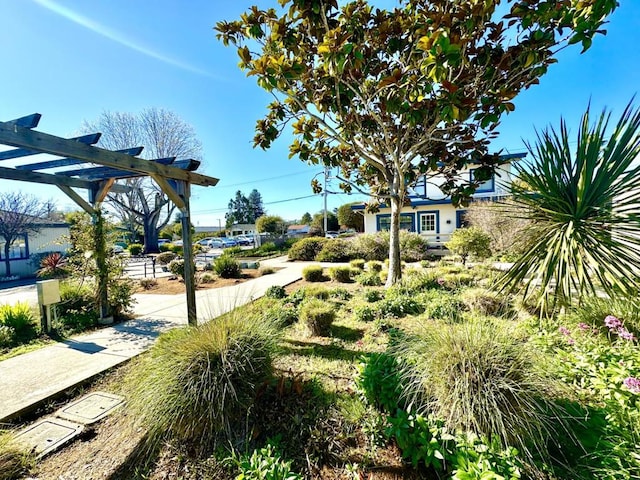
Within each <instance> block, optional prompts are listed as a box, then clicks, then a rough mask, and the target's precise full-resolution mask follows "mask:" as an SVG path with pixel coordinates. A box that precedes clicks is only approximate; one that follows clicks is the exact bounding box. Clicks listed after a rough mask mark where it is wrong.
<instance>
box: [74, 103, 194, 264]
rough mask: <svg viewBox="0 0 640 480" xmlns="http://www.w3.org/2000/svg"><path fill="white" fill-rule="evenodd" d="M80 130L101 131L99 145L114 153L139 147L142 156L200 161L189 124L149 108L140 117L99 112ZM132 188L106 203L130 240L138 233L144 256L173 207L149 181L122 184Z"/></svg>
mask: <svg viewBox="0 0 640 480" xmlns="http://www.w3.org/2000/svg"><path fill="white" fill-rule="evenodd" d="M82 130H83V131H100V132H102V137H101V138H100V146H101V147H103V148H107V149H109V150H118V149H124V148H131V147H137V146H144V147H145V148H144V151H143V152H142V155H141V156H142V157H143V158H148V159H155V158H166V157H178V158H193V159H196V160H198V159H200V158H201V156H202V146H201V144H200V140H198V137H197V135H196V132H195V130H194V129H193V127H192V126H191V125H189V124H188V123H186V122H185V121H184V120H182V119H181V118H180V117H179V116H178V115H176V114H175V113H173V112H171V111H168V110H164V109H161V108H148V109H145V110H143V111H142V112H140V113H137V114H133V113H126V112H109V111H105V112H103V113H102V114H101V115H100V117H98V119H97V120H95V121H92V122H84V124H83V125H82ZM121 182H122V183H125V184H127V185H129V186H131V187H133V189H132V190H131V191H130V192H129V193H117V194H109V196H108V199H109V204H110V206H111V207H112V208H113V210H114V211H115V213H116V216H117V217H118V219H119V220H120V222H121V223H122V225H123V226H124V227H125V228H127V230H128V231H129V233H130V236H131V237H132V238H136V237H137V234H138V232H139V231H140V230H142V232H143V235H144V245H145V250H146V251H147V252H157V251H158V236H159V233H160V230H162V229H163V228H164V227H165V226H167V224H168V223H169V222H170V220H171V215H172V214H173V212H174V210H175V205H173V203H172V202H171V201H170V200H169V198H168V197H167V195H166V194H165V193H164V192H163V191H162V189H161V188H160V187H159V186H158V185H156V184H155V183H154V182H153V181H152V180H151V179H149V178H148V177H140V178H134V179H128V180H122V181H121Z"/></svg>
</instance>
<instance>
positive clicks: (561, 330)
mask: <svg viewBox="0 0 640 480" xmlns="http://www.w3.org/2000/svg"><path fill="white" fill-rule="evenodd" d="M558 331H559V332H560V333H561V334H562V335H565V336H567V337H568V336H569V335H571V332H570V331H569V329H568V328H567V327H560V328H558Z"/></svg>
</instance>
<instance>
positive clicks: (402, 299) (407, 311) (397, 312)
mask: <svg viewBox="0 0 640 480" xmlns="http://www.w3.org/2000/svg"><path fill="white" fill-rule="evenodd" d="M378 309H379V311H380V313H381V315H382V316H384V317H387V318H402V317H405V316H407V315H416V314H418V313H421V312H422V311H423V310H424V307H423V306H422V305H421V304H420V303H418V302H417V301H416V300H415V299H414V298H413V297H411V296H408V295H398V296H395V297H391V298H389V295H388V294H387V295H386V298H385V299H384V300H381V301H380V302H379V303H378Z"/></svg>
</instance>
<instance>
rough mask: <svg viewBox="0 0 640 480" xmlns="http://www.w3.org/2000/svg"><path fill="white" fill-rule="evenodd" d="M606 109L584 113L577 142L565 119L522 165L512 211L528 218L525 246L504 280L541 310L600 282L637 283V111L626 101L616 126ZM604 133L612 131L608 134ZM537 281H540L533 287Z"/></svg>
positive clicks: (633, 286)
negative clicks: (596, 114) (533, 298)
mask: <svg viewBox="0 0 640 480" xmlns="http://www.w3.org/2000/svg"><path fill="white" fill-rule="evenodd" d="M610 117H611V114H610V113H608V112H607V111H606V110H604V111H603V112H602V113H601V114H600V116H599V117H598V119H597V121H596V122H595V123H593V124H591V122H590V111H589V109H587V111H586V113H585V114H584V115H583V116H582V119H581V122H580V129H579V131H578V137H577V142H576V146H575V147H574V148H573V149H572V148H571V147H570V145H571V144H572V143H573V142H572V141H571V140H570V138H569V132H568V129H567V124H566V122H565V120H563V119H562V120H561V122H560V129H559V131H556V130H555V129H554V128H553V127H549V128H548V129H547V130H544V131H543V132H542V133H537V142H536V144H535V145H534V146H532V145H530V144H527V149H528V150H529V153H530V154H531V156H532V157H533V160H532V161H531V162H530V163H529V164H527V165H517V166H516V171H517V177H518V179H519V180H520V181H516V182H514V183H513V184H512V186H511V193H512V195H513V199H514V206H513V207H509V212H508V213H509V214H510V215H513V216H517V217H519V218H523V219H527V220H529V221H530V223H529V226H528V227H527V228H526V229H525V230H524V232H523V235H524V238H525V239H527V242H528V245H527V247H528V248H526V250H525V252H526V253H524V254H523V255H522V257H521V258H520V259H519V260H518V261H517V262H515V264H514V265H513V267H512V268H511V269H510V270H509V271H508V272H507V273H506V274H505V275H504V277H503V278H502V280H501V282H500V285H501V286H502V287H503V288H507V289H510V290H515V289H517V288H519V286H520V285H524V295H525V297H530V296H532V295H535V296H537V300H538V301H539V304H540V306H541V307H542V311H543V312H544V311H548V310H549V309H551V308H554V307H558V306H565V305H569V304H571V303H573V302H575V299H576V296H577V298H578V299H579V298H583V297H584V295H592V294H596V291H597V290H598V289H599V288H602V289H603V290H604V291H605V292H606V293H608V294H610V295H615V294H623V295H629V294H631V293H632V292H637V290H638V286H639V284H638V275H639V272H640V163H638V162H634V160H636V159H638V160H640V110H639V109H637V108H633V107H632V105H631V104H629V105H627V107H626V108H625V110H624V112H623V114H622V116H621V117H620V119H619V120H618V122H617V124H616V125H615V127H613V129H612V130H609V128H608V127H609V120H610ZM607 135H610V136H609V138H608V139H607V138H606V137H607ZM535 287H539V288H535Z"/></svg>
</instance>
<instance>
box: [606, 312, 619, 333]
mask: <svg viewBox="0 0 640 480" xmlns="http://www.w3.org/2000/svg"><path fill="white" fill-rule="evenodd" d="M604 324H605V325H606V326H607V328H609V330H615V329H616V328H618V327H621V326H622V322H621V321H620V320H619V319H618V318H617V317H614V316H613V315H607V316H606V317H605V318H604Z"/></svg>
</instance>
